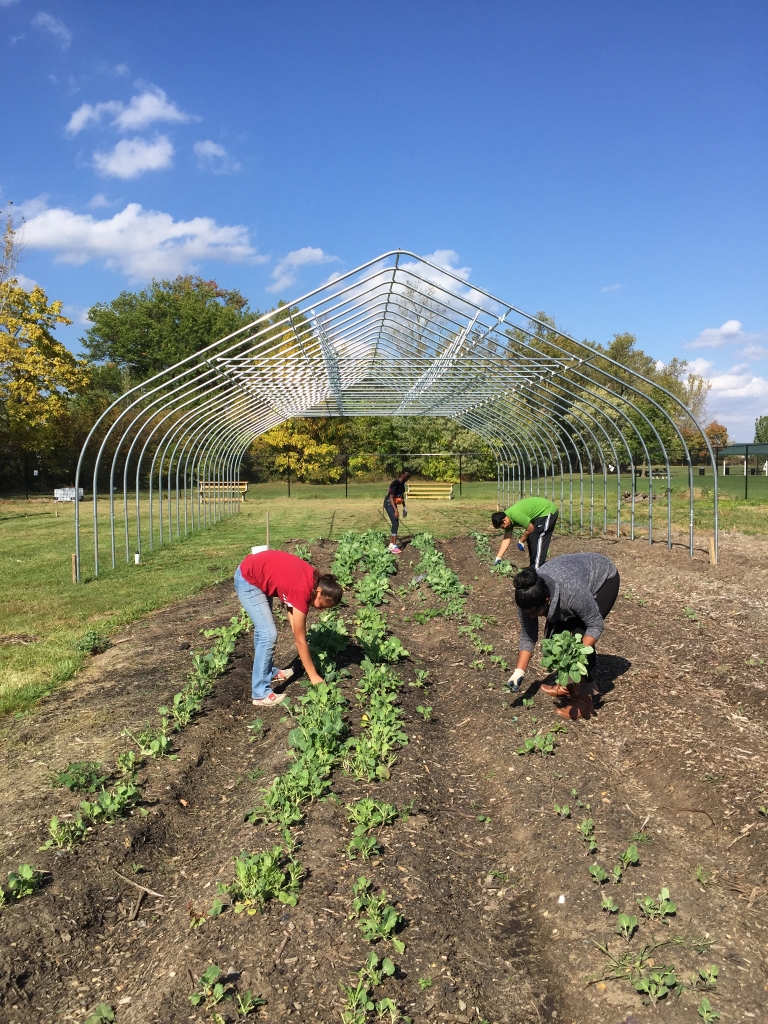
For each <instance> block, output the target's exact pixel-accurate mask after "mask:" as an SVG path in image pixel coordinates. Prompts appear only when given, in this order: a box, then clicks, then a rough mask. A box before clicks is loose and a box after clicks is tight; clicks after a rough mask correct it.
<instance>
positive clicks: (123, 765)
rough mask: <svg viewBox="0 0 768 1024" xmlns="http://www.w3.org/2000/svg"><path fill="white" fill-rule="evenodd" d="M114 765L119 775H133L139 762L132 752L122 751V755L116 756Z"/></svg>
mask: <svg viewBox="0 0 768 1024" xmlns="http://www.w3.org/2000/svg"><path fill="white" fill-rule="evenodd" d="M115 764H116V765H117V770H118V771H119V772H120V774H121V775H133V773H134V772H135V771H136V769H137V768H138V766H139V764H140V762H139V760H138V759H137V757H136V754H135V753H134V752H133V751H132V750H124V751H123V752H122V753H120V754H118V755H117V760H116V761H115Z"/></svg>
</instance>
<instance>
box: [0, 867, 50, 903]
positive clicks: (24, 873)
mask: <svg viewBox="0 0 768 1024" xmlns="http://www.w3.org/2000/svg"><path fill="white" fill-rule="evenodd" d="M42 884H43V873H42V872H41V871H36V870H35V869H34V868H33V867H32V865H31V864H20V865H19V870H18V871H10V872H9V873H8V878H7V881H6V886H7V888H8V895H9V896H10V897H11V898H12V899H14V900H22V899H24V897H25V896H31V895H32V893H34V892H37V890H38V889H39V888H40V886H41V885H42Z"/></svg>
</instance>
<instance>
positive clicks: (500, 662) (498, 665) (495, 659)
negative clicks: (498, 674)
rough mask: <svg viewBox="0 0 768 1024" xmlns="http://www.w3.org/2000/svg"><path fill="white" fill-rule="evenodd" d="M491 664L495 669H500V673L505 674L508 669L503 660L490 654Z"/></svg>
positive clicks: (496, 655)
mask: <svg viewBox="0 0 768 1024" xmlns="http://www.w3.org/2000/svg"><path fill="white" fill-rule="evenodd" d="M491 663H492V664H493V665H495V666H496V668H500V669H501V670H502V672H506V671H507V669H508V668H509V665H508V664H507V662H506V661H505V659H504V658H503V657H502V655H500V654H492V655H491Z"/></svg>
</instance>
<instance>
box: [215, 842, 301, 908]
mask: <svg viewBox="0 0 768 1024" xmlns="http://www.w3.org/2000/svg"><path fill="white" fill-rule="evenodd" d="M234 864H235V877H234V879H233V880H232V881H231V882H229V883H228V884H226V885H222V884H221V883H219V884H218V885H217V887H216V891H217V892H219V893H221V894H225V893H226V894H227V895H228V896H229V897H230V898H231V900H232V902H233V904H234V908H235V913H236V914H240V913H242V911H243V910H245V911H246V912H247V913H249V914H257V913H259V912H260V911H261V910H262V909H263V908H264V905H265V904H266V903H267V902H268V901H269V900H271V899H277V900H279V901H280V902H281V903H286V904H288V906H290V907H295V906H296V903H297V901H298V895H297V894H298V892H299V890H300V889H301V880H302V877H303V875H304V869H303V868H302V866H301V864H300V863H299V862H298V861H297V860H295V859H294V857H293V856H292V855H291V854H289V853H286V851H285V850H284V849H283V847H282V846H275V847H273V848H272V849H271V850H267V851H265V852H264V853H246V852H245V850H243V851H242V852H241V853H240V856H239V857H235V858H234Z"/></svg>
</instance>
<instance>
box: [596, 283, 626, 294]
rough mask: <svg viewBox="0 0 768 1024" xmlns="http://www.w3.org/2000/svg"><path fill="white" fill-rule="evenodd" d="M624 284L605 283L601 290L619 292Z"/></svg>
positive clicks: (603, 291)
mask: <svg viewBox="0 0 768 1024" xmlns="http://www.w3.org/2000/svg"><path fill="white" fill-rule="evenodd" d="M621 287H622V286H621V285H620V284H604V285H603V287H602V288H601V289H600V291H601V292H602V293H603V294H605V293H606V292H617V291H618V290H619V288H621Z"/></svg>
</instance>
